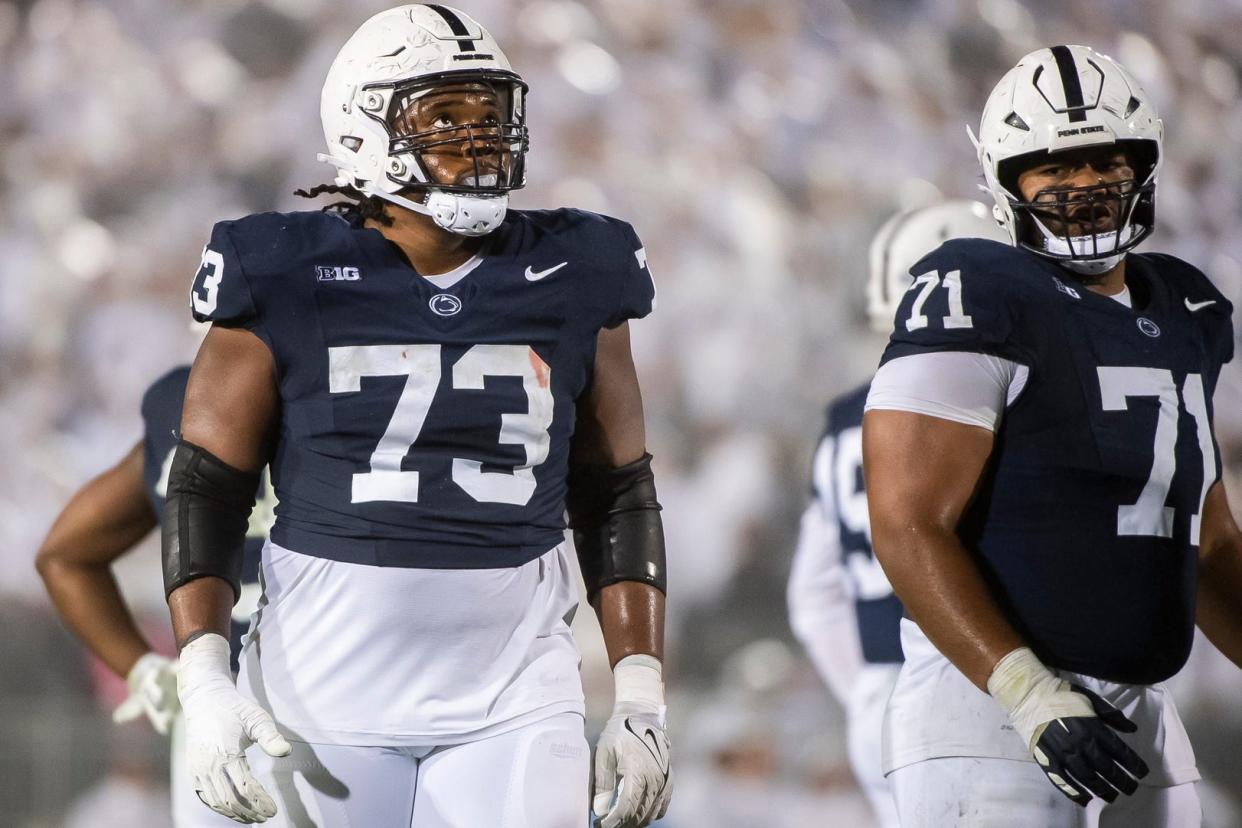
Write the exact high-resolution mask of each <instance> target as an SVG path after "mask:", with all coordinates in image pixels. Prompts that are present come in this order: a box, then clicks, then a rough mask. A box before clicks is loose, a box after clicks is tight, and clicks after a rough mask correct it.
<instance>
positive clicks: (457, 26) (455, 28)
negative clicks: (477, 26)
mask: <svg viewBox="0 0 1242 828" xmlns="http://www.w3.org/2000/svg"><path fill="white" fill-rule="evenodd" d="M427 8H429V9H431V10H432V11H433V12H435V13H436V14H438V15H440V16H441V17H443V18H444V22H445V23H447V24H448V26H449V29H451V30H452V32H453V34H454V35H456V36H457V37H464V36H466V35H468V34H470V30H469V29H467V28H466V24H465V23H462V22H461V18H460V17H458V16H457V15H455V14H453V12H452V11H450V10H449V9H446V8H444V6H433V5H431V4H430V3H428V4H427ZM457 48H458V49H459V50H461V51H463V52H473V51H474V41H473V40H468V39H467V40H459V41H457Z"/></svg>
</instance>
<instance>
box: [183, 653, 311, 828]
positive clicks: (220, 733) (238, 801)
mask: <svg viewBox="0 0 1242 828" xmlns="http://www.w3.org/2000/svg"><path fill="white" fill-rule="evenodd" d="M177 678H178V682H177V683H178V692H179V693H180V696H181V707H182V709H183V710H184V711H185V736H186V751H187V760H188V763H189V768H190V775H191V778H192V779H193V780H194V790H195V791H196V792H197V793H198V798H199V799H201V800H202V801H203V804H205V805H206V806H207V807H209V808H211V809H212V810H213V811H215V812H216V813H219V814H223V815H224V816H226V817H229V818H230V819H233V820H236V821H237V822H243V823H251V822H264V821H266V820H268V819H270V818H271V817H273V816H275V815H276V803H275V802H274V801H273V800H272V797H271V796H270V795H269V794H268V792H267V791H265V790H264V789H263V786H262V785H260V784H259V780H258V779H256V778H255V776H254V774H253V773H252V772H251V770H250V765H249V763H248V762H247V761H246V756H245V750H246V748H247V747H249V746H250V745H252V744H254V743H256V742H257V743H258V744H259V747H260V748H262V749H263V750H264V751H265V752H266V753H267V754H268V755H269V756H287V755H289V751H290V750H291V748H290V746H289V743H288V742H287V741H285V739H284V737H283V736H281V735H280V732H279V731H277V729H276V722H275V721H274V720H273V719H272V717H271V715H269V714H268V712H267V711H266V710H264V709H263V708H261V707H259V706H258V705H257V704H255V703H254V702H252V701H250V700H249V699H247V698H245V697H243V696H242V695H241V694H240V693H238V692H237V687H236V686H235V685H234V683H233V674H232V671H231V670H230V668H229V642H228V641H227V640H226V639H225V638H224V637H223V636H220V635H216V634H214V633H212V634H209V635H204V636H201V637H200V638H196V639H194V640H193V641H191V642H190V643H189V644H187V645H186V646H185V647H184V648H182V650H181V669H180V671H179V673H178V675H177Z"/></svg>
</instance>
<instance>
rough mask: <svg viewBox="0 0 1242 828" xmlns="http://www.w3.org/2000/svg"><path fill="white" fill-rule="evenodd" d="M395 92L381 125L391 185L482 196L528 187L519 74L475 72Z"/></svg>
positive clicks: (418, 82) (421, 82)
mask: <svg viewBox="0 0 1242 828" xmlns="http://www.w3.org/2000/svg"><path fill="white" fill-rule="evenodd" d="M389 86H390V87H391V90H390V91H391V94H390V95H389V96H388V97H389V99H390V103H389V106H388V113H387V114H386V116H385V117H384V118H383V119H382V122H383V124H384V126H385V128H386V129H387V131H388V135H389V144H388V155H389V158H390V163H389V169H388V171H387V177H388V179H389V180H390V181H392V182H393V183H395V184H399V185H402V186H403V187H419V186H420V185H431V186H433V187H434V188H435V189H437V190H441V191H443V192H453V193H465V194H469V195H479V196H499V195H503V194H505V193H507V192H509V191H511V190H516V189H519V188H520V187H521V186H522V185H523V184H524V183H525V160H526V151H527V149H528V147H529V137H528V133H527V128H526V123H525V112H524V110H523V106H522V103H523V97H524V95H525V92H526V84H525V83H523V82H522V80H521V79H520V78H518V77H517V76H516V75H513V74H512V73H495V72H488V73H470V74H468V75H467V74H463V75H458V76H453V77H444V78H439V77H432V78H420V79H418V80H415V81H411V82H407V83H402V84H395V85H389ZM378 88H379V85H368V86H366V87H364V89H365V90H367V91H371V90H377V89H378ZM394 161H395V162H396V163H393V162H394Z"/></svg>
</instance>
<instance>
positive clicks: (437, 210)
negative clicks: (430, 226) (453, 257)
mask: <svg viewBox="0 0 1242 828" xmlns="http://www.w3.org/2000/svg"><path fill="white" fill-rule="evenodd" d="M364 192H365V193H366V194H367V195H373V196H376V197H377V198H382V199H384V200H385V201H388V202H391V203H392V204H396V205H397V206H398V207H404V208H406V209H407V210H413V211H414V212H416V213H421V214H422V215H424V216H431V220H432V221H434V222H435V223H436V224H437V225H439V226H440V227H443V228H444V229H445V230H447V231H449V232H450V233H457V234H458V235H461V236H486V235H487V234H488V233H490V232H492V231H493V230H495V229H496V228H497V227H499V226H500V223H501V222H502V221H504V219H505V213H506V212H507V211H508V209H509V196H507V195H499V196H472V195H463V194H461V193H446V192H443V191H441V190H428V191H427V201H426V203H419V202H417V201H414V200H413V199H409V198H406V197H405V196H402V195H398V194H396V193H386V192H383V191H381V190H372V189H366V190H364Z"/></svg>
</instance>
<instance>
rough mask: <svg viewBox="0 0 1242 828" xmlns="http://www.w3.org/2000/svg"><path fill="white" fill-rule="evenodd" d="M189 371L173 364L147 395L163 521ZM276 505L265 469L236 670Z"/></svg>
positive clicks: (149, 470) (146, 440)
mask: <svg viewBox="0 0 1242 828" xmlns="http://www.w3.org/2000/svg"><path fill="white" fill-rule="evenodd" d="M189 377H190V366H188V365H183V366H181V367H180V368H174V369H173V370H171V371H169V372H168V373H167V374H165V375H164V376H162V377H160V378H159V379H157V380H156V381H155V382H153V383H151V387H150V388H148V389H147V390H146V393H145V394H143V396H142V423H143V433H142V478H143V483H144V484H145V487H146V490H147V498H148V499H149V500H150V501H151V508H152V509H154V510H155V516H156V518H157V519H159V520H160V521H161V522H162V521H163V519H164V498H165V497H166V496H167V494H168V471H169V469H170V468H171V466H172V457H173V450H174V449H175V448H176V447H177V441H178V440H179V439H180V432H181V407H182V404H183V403H184V402H185V385H186V380H188V379H189ZM274 505H275V501H274V498H273V495H272V487H271V483H269V482H268V477H267V472H266V470H265V471H264V473H263V479H262V483H261V484H260V486H259V493H258V497H257V499H256V501H255V504H254V509H253V510H252V511H251V512H250V527H249V529H248V531H247V532H246V551H245V557H244V558H243V559H242V596H243V599H242V600H240V601H239V602H238V607H239V610H240V612H241V616H242V617H240V618H238V617H237V616H234V618H233V622H232V629H231V634H230V636H229V640H230V642H231V644H232V645H233V655H232V658H233V669H234V670H235V671H236V670H237V656H238V653H240V652H241V637H242V635H243V634H244V633H245V632H246V628H247V627H248V626H249V620H248V618H247V615H248V614H249V610H250V609H251V608H252V605H253V603H254V601H255V600H257V598H258V595H257V590H258V589H259V554H260V552H261V551H262V549H263V541H264V539H265V538H267V532H268V529H270V528H271V525H272V517H273V515H272V508H273V506H274Z"/></svg>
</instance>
